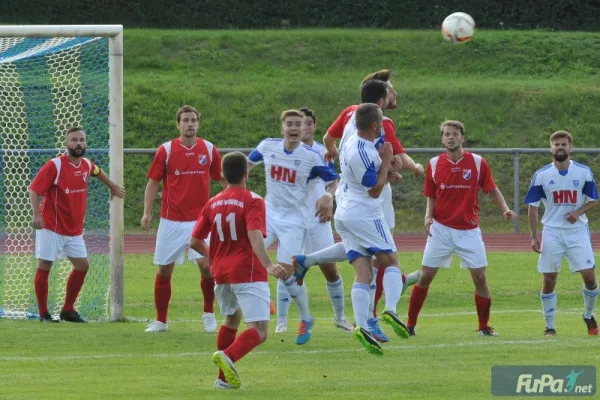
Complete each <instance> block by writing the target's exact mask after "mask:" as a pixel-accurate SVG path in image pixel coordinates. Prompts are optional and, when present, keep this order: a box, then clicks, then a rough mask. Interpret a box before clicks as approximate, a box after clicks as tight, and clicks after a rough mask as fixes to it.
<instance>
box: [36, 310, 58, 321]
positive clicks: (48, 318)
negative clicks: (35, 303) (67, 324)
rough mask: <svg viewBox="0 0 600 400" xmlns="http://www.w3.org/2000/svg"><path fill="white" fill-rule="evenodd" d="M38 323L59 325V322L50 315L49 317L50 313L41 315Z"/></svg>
mask: <svg viewBox="0 0 600 400" xmlns="http://www.w3.org/2000/svg"><path fill="white" fill-rule="evenodd" d="M40 322H53V323H59V322H60V320H58V319H54V318H52V315H50V313H48V312H47V313H45V314H44V315H42V316H41V317H40Z"/></svg>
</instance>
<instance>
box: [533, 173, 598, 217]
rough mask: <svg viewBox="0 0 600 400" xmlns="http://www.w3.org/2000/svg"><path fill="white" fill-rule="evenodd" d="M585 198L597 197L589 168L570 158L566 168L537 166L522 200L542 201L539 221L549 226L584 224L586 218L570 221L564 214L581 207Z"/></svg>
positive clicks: (538, 204) (534, 202) (537, 202)
mask: <svg viewBox="0 0 600 400" xmlns="http://www.w3.org/2000/svg"><path fill="white" fill-rule="evenodd" d="M585 200H588V201H589V200H598V190H597V188H596V183H595V182H594V175H593V174H592V170H591V169H590V168H589V167H587V166H585V165H583V164H579V163H577V162H575V161H571V163H570V164H569V168H568V169H567V170H566V171H559V170H558V169H557V168H556V167H555V166H554V163H551V164H548V165H546V166H545V167H543V168H540V169H539V170H537V171H536V173H535V174H534V175H533V179H532V180H531V186H530V187H529V191H528V192H527V195H526V196H525V203H528V204H530V205H532V206H534V207H539V206H540V202H541V203H543V204H544V208H545V210H544V216H543V217H542V224H543V225H544V226H545V227H546V226H547V227H551V228H576V227H580V226H585V225H587V222H588V219H587V217H586V216H585V214H584V215H581V216H580V217H579V219H578V220H577V222H575V223H574V224H571V223H570V222H569V221H567V218H566V217H565V214H567V213H569V212H571V211H575V210H576V209H578V208H580V207H581V206H583V204H584V203H585Z"/></svg>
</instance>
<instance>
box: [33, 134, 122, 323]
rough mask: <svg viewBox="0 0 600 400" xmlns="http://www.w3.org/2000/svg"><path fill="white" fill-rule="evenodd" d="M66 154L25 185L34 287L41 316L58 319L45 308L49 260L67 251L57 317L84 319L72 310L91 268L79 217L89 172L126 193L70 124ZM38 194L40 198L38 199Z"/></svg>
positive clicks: (44, 319) (114, 193) (46, 319)
mask: <svg viewBox="0 0 600 400" xmlns="http://www.w3.org/2000/svg"><path fill="white" fill-rule="evenodd" d="M65 146H66V148H67V154H64V155H62V156H60V157H57V158H53V159H52V160H49V161H48V162H46V164H44V166H43V167H42V168H41V169H40V170H39V172H38V173H37V175H36V176H35V178H34V179H33V182H31V185H30V186H29V198H30V201H31V208H32V210H33V221H32V225H33V227H34V228H35V229H36V232H35V256H36V258H37V259H38V268H37V271H36V273H35V279H34V287H35V296H36V298H37V302H38V307H39V311H40V321H42V322H59V320H56V319H53V318H52V316H51V315H50V313H49V312H48V275H49V274H50V269H51V268H52V264H53V262H54V261H55V260H56V259H57V258H62V257H63V255H66V256H67V257H68V258H69V260H70V261H71V263H72V264H73V271H71V275H69V279H68V281H67V290H66V296H65V303H64V305H63V308H62V311H61V313H60V319H62V320H64V321H68V322H85V321H84V320H83V319H82V318H81V316H80V315H79V313H78V312H77V311H75V301H76V300H77V296H78V295H79V292H80V291H81V288H82V287H83V283H84V281H85V275H86V274H87V271H88V269H89V268H90V263H89V260H88V258H87V250H86V248H85V242H84V240H83V221H84V219H85V209H86V201H87V187H88V183H89V178H90V176H95V177H96V178H98V180H99V181H100V182H102V183H103V184H105V185H106V186H108V187H109V188H110V192H111V198H112V197H113V196H117V197H120V198H124V197H125V189H123V188H122V187H120V186H118V185H116V184H115V183H113V182H112V181H111V180H110V179H109V178H108V176H107V175H106V174H105V173H104V172H103V171H102V170H101V169H100V168H99V167H98V166H97V165H96V164H94V163H93V162H92V161H91V160H89V159H87V158H84V157H83V156H84V154H85V152H86V149H87V142H86V134H85V132H84V131H83V128H79V127H76V128H70V129H69V130H68V131H67V134H66V138H65ZM40 196H43V197H44V199H43V200H42V202H41V203H40Z"/></svg>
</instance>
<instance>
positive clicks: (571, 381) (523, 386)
mask: <svg viewBox="0 0 600 400" xmlns="http://www.w3.org/2000/svg"><path fill="white" fill-rule="evenodd" d="M583 372H584V370H583V369H582V370H581V371H577V372H576V371H575V370H574V369H571V372H569V374H568V375H567V376H566V377H564V378H556V377H554V376H553V375H551V374H543V375H541V376H540V377H539V378H535V377H534V376H533V374H521V375H519V380H518V381H517V393H519V394H522V393H536V394H546V392H548V394H553V395H555V394H559V393H561V394H562V393H570V394H589V393H592V387H593V385H592V384H591V383H589V384H587V385H578V384H577V378H578V377H579V376H580V375H581V374H583Z"/></svg>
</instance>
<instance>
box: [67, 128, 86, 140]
mask: <svg viewBox="0 0 600 400" xmlns="http://www.w3.org/2000/svg"><path fill="white" fill-rule="evenodd" d="M80 131H81V132H83V133H85V131H84V130H83V128H82V127H81V126H74V127H72V128H69V129H67V133H65V137H67V136H69V134H70V133H73V132H80Z"/></svg>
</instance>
